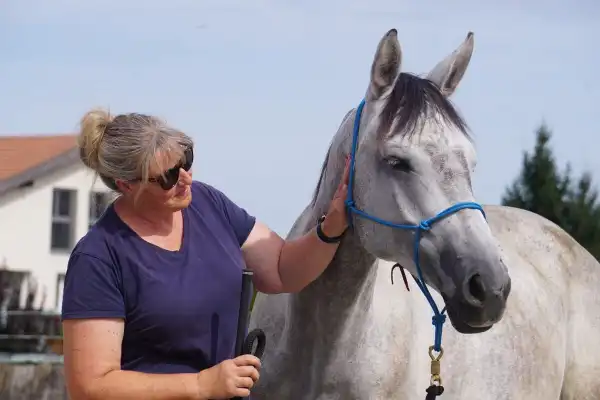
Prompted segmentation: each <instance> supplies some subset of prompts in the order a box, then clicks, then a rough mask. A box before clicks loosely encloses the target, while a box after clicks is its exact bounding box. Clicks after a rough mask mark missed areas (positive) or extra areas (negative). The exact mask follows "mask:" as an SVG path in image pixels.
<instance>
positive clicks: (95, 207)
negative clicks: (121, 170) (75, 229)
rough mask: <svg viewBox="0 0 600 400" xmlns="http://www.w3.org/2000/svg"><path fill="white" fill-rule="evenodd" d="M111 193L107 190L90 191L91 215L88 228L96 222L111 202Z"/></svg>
mask: <svg viewBox="0 0 600 400" xmlns="http://www.w3.org/2000/svg"><path fill="white" fill-rule="evenodd" d="M110 200H111V198H110V193H107V192H91V193H90V215H89V223H88V229H89V228H91V227H92V225H94V224H95V223H96V221H97V220H98V219H99V218H100V217H101V216H102V214H103V213H104V211H105V210H106V207H108V205H109V204H110Z"/></svg>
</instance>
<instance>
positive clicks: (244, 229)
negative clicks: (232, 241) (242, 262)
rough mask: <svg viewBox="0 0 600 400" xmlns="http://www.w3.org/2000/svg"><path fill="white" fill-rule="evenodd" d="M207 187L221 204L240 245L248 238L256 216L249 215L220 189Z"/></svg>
mask: <svg viewBox="0 0 600 400" xmlns="http://www.w3.org/2000/svg"><path fill="white" fill-rule="evenodd" d="M209 188H210V190H211V191H212V192H213V194H214V195H215V196H216V197H217V200H218V201H219V203H220V204H221V207H222V209H223V212H224V213H225V216H226V217H227V219H228V220H229V224H230V225H231V228H232V229H233V232H234V233H235V236H236V238H237V240H238V243H239V245H240V246H242V245H243V244H244V242H245V241H246V239H247V238H248V235H250V232H251V231H252V228H254V224H255V223H256V217H254V216H253V215H250V214H249V213H248V212H247V211H246V210H245V209H243V208H242V207H240V206H238V205H237V204H235V203H234V202H233V201H232V200H231V199H230V198H229V197H227V196H226V195H225V194H224V193H223V192H221V191H220V190H218V189H215V188H214V187H212V186H209Z"/></svg>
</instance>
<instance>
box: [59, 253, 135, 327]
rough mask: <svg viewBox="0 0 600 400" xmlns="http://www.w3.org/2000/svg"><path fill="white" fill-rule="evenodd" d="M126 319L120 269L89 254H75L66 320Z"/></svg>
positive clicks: (65, 291) (65, 294)
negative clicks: (119, 277) (118, 271)
mask: <svg viewBox="0 0 600 400" xmlns="http://www.w3.org/2000/svg"><path fill="white" fill-rule="evenodd" d="M75 318H125V300H124V296H123V293H122V291H121V285H120V284H119V279H118V274H117V270H116V268H115V267H114V266H113V265H111V264H109V263H107V262H104V261H102V260H100V259H99V258H97V257H94V256H92V255H88V254H82V253H75V254H72V255H71V257H70V259H69V263H68V266H67V273H66V275H65V283H64V288H63V303H62V319H63V320H65V319H75Z"/></svg>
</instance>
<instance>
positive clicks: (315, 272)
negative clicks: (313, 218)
mask: <svg viewBox="0 0 600 400" xmlns="http://www.w3.org/2000/svg"><path fill="white" fill-rule="evenodd" d="M324 229H325V228H324ZM338 246H339V244H338V243H325V242H323V241H321V239H319V237H318V236H317V233H316V229H315V228H313V229H311V230H310V232H308V233H307V234H306V235H304V236H302V237H300V238H298V239H294V240H288V241H286V242H285V243H284V245H283V247H282V249H281V256H280V259H279V276H280V277H281V283H282V286H283V289H284V292H288V293H289V292H292V293H293V292H298V291H300V290H302V289H303V288H304V287H305V286H306V285H308V284H309V283H311V282H312V281H314V280H315V279H317V278H318V277H319V275H321V273H322V272H323V271H324V270H325V268H327V266H328V265H329V263H330V262H331V260H332V259H333V256H334V255H335V252H336V251H337V248H338Z"/></svg>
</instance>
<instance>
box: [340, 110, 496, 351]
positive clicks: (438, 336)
mask: <svg viewBox="0 0 600 400" xmlns="http://www.w3.org/2000/svg"><path fill="white" fill-rule="evenodd" d="M364 106H365V100H364V99H363V100H362V101H361V102H360V105H359V106H358V108H357V109H356V117H355V119H354V131H353V134H352V149H351V153H350V175H349V180H348V195H347V197H346V207H347V210H348V214H349V219H350V222H351V221H352V219H351V218H350V217H351V214H352V213H354V214H356V215H358V216H360V217H363V218H365V219H368V220H371V221H373V222H376V223H378V224H381V225H385V226H389V227H391V228H397V229H405V230H412V231H415V240H414V250H413V254H414V256H413V257H414V262H415V266H416V268H417V277H415V281H416V283H417V286H419V289H421V292H423V295H425V298H426V299H427V301H428V302H429V305H430V306H431V309H432V310H433V318H432V323H433V326H434V328H435V340H434V344H433V349H434V350H435V351H436V352H439V351H441V348H442V330H443V328H444V323H445V322H446V315H445V313H446V307H444V309H443V310H442V311H440V310H439V308H438V306H437V304H436V303H435V301H434V300H433V297H431V293H430V292H429V289H428V288H427V285H426V284H425V279H424V278H423V272H422V271H421V265H420V262H419V243H420V242H421V237H422V235H423V232H427V231H428V230H430V229H431V225H433V224H434V223H436V222H438V221H440V220H442V219H444V218H446V217H448V216H450V215H452V214H454V213H456V212H458V211H460V210H464V209H474V210H479V211H481V212H482V213H483V216H484V218H485V212H484V211H483V207H482V206H481V205H480V204H478V203H474V202H461V203H457V204H454V205H453V206H451V207H449V208H447V209H445V210H443V211H441V212H440V213H439V214H437V215H436V216H434V217H432V218H429V219H424V220H423V221H421V222H419V224H418V225H409V224H397V223H394V222H390V221H386V220H383V219H380V218H377V217H375V216H373V215H370V214H368V213H366V212H364V211H362V210H360V209H359V208H357V207H356V204H355V203H354V200H353V197H352V189H353V186H354V170H355V162H356V151H357V148H358V132H359V129H360V118H361V116H362V111H363V108H364Z"/></svg>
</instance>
